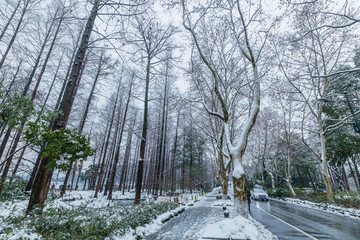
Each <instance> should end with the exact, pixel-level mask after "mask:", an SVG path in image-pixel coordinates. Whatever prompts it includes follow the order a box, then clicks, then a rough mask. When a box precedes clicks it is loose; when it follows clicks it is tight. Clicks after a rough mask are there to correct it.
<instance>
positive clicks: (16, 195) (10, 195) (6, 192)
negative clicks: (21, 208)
mask: <svg viewBox="0 0 360 240" xmlns="http://www.w3.org/2000/svg"><path fill="white" fill-rule="evenodd" d="M26 184H27V181H26V180H24V179H23V178H20V177H14V180H13V181H12V183H11V184H10V185H9V183H8V182H7V181H6V182H4V189H3V191H2V193H1V195H0V201H14V200H25V199H27V198H28V196H26V195H25V194H24V190H25V187H26Z"/></svg>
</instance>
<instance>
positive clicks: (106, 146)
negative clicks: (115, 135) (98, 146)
mask: <svg viewBox="0 0 360 240" xmlns="http://www.w3.org/2000/svg"><path fill="white" fill-rule="evenodd" d="M119 93H120V83H119V86H118V90H117V93H116V100H115V103H114V108H113V111H112V115H111V120H110V126H109V131H108V135H107V139H106V143H105V148H104V156H103V160H102V163H101V166H100V172H99V178H98V182H97V185H96V189H95V195H94V198H97V195H98V192H99V190H100V186H101V181H102V178H103V175H104V165H105V159H106V153H107V149H108V145H109V141H110V135H111V130H112V125H113V122H114V119H115V112H116V107H117V103H118V98H119Z"/></svg>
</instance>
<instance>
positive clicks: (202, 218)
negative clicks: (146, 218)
mask: <svg viewBox="0 0 360 240" xmlns="http://www.w3.org/2000/svg"><path fill="white" fill-rule="evenodd" d="M215 199H216V198H215V196H211V195H210V196H207V197H206V198H205V199H203V200H202V201H201V202H197V203H195V205H194V206H192V207H189V208H188V209H187V210H186V211H185V212H184V213H183V214H181V215H179V216H178V217H176V218H174V219H172V220H171V221H169V222H168V223H166V224H164V226H163V227H162V228H161V230H160V231H158V232H156V233H154V234H152V235H150V236H148V237H147V238H146V239H159V240H160V239H161V240H165V239H166V240H168V239H173V240H180V239H181V240H183V239H199V238H200V236H199V234H200V232H199V230H200V229H203V228H205V226H206V225H207V224H209V223H215V222H218V221H220V220H223V218H224V217H223V210H222V207H221V206H218V207H216V206H215V207H214V202H215Z"/></svg>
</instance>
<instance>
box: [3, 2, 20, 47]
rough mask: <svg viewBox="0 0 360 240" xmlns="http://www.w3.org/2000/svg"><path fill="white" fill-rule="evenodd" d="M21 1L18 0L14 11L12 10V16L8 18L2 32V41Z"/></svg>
mask: <svg viewBox="0 0 360 240" xmlns="http://www.w3.org/2000/svg"><path fill="white" fill-rule="evenodd" d="M20 3H21V0H18V3H17V4H16V6H15V9H14V11H13V12H12V14H11V16H10V18H9V19H8V21H7V23H6V25H5V26H4V29H3V30H2V32H1V35H0V41H1V39H2V38H3V37H4V35H5V32H6V30H7V29H8V27H9V25H10V23H11V21H12V20H13V18H14V16H15V14H16V12H17V10H18V8H19V7H20Z"/></svg>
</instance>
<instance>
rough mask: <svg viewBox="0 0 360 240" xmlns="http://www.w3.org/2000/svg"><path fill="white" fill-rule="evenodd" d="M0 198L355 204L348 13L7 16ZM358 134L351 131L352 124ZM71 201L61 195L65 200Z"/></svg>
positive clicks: (116, 5) (76, 9)
mask: <svg viewBox="0 0 360 240" xmlns="http://www.w3.org/2000/svg"><path fill="white" fill-rule="evenodd" d="M0 2H1V6H2V8H1V9H0V16H1V17H0V111H1V112H0V113H1V118H0V174H1V177H0V194H1V192H2V190H3V187H4V184H10V185H11V184H12V183H13V182H14V181H16V180H17V179H18V178H22V179H26V181H27V182H28V184H27V186H26V192H27V193H29V194H30V200H29V204H28V208H27V209H28V213H31V211H32V210H33V209H34V208H35V207H38V206H39V207H40V208H43V206H44V202H45V200H46V199H47V195H48V191H49V186H50V185H51V184H52V183H54V182H56V183H58V184H59V185H60V184H61V185H63V187H62V189H61V194H60V195H61V196H63V195H64V194H65V192H66V191H69V190H73V189H78V188H79V189H84V190H85V189H86V190H93V191H94V197H95V198H96V197H98V196H99V195H100V194H102V195H106V196H107V198H108V199H112V193H113V191H122V192H123V193H124V192H125V191H133V190H134V191H135V192H136V196H135V204H139V203H140V202H141V194H142V193H143V192H147V193H151V194H153V195H154V196H159V195H165V194H171V193H174V192H176V191H182V192H185V191H189V192H190V193H191V192H192V191H208V190H210V189H211V188H212V187H214V186H215V185H216V184H220V185H221V187H222V188H223V194H224V195H226V194H227V187H228V184H229V181H230V179H232V182H233V186H234V198H235V206H236V207H237V211H238V213H239V214H241V215H243V216H245V217H246V216H247V215H248V213H249V209H247V206H248V205H247V195H246V191H247V189H248V188H249V187H250V186H254V185H255V184H258V185H262V186H263V187H265V188H277V187H286V188H288V189H289V191H290V192H291V193H292V195H294V196H295V195H296V193H295V191H294V187H302V188H304V187H307V188H313V189H314V190H316V189H318V188H326V191H327V193H328V194H327V198H328V201H329V202H332V201H333V192H335V191H350V190H358V191H359V190H360V173H359V168H360V164H359V163H360V145H359V144H360V136H359V134H360V128H359V125H360V122H359V118H360V116H359V113H360V112H359V106H360V105H359V93H360V84H359V79H360V74H359V71H360V66H359V65H360V60H359V59H360V49H359V46H358V45H357V43H358V42H359V33H358V30H357V29H358V26H359V22H360V16H359V8H358V7H359V6H357V5H355V2H356V1H340V0H339V1H337V0H329V1H325V0H318V1H300V0H299V1H279V2H278V3H272V4H270V3H269V1H245V0H226V1H216V0H215V1H198V2H196V1H195V2H194V1H187V0H178V1H171V0H163V1H145V0H132V1H115V0H92V1H85V0H84V1H76V0H59V1H51V0H43V1H40V0H0ZM356 121H357V122H356ZM67 186H70V187H67Z"/></svg>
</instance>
